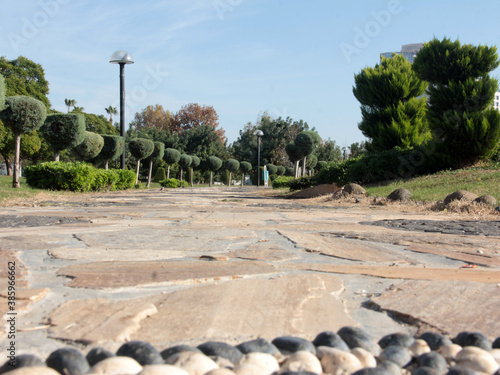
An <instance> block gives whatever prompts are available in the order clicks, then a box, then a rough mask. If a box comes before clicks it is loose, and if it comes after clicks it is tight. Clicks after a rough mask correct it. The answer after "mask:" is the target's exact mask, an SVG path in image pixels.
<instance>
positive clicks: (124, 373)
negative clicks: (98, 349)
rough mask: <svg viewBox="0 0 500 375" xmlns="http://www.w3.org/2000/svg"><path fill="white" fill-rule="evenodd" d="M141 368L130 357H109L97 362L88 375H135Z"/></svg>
mask: <svg viewBox="0 0 500 375" xmlns="http://www.w3.org/2000/svg"><path fill="white" fill-rule="evenodd" d="M141 370H142V366H141V365H140V364H139V363H138V362H137V361H136V360H135V359H133V358H130V357H120V356H118V357H109V358H106V359H103V360H102V361H99V362H97V363H96V364H95V365H94V366H92V368H91V369H90V371H89V372H88V374H92V375H94V374H95V375H97V374H102V375H136V374H137V373H139V372H140V371H141Z"/></svg>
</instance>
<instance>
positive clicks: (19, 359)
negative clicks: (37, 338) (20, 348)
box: [0, 354, 45, 374]
mask: <svg viewBox="0 0 500 375" xmlns="http://www.w3.org/2000/svg"><path fill="white" fill-rule="evenodd" d="M9 362H10V361H7V362H5V363H4V365H3V366H2V367H0V374H3V373H4V372H8V371H12V370H15V369H16V368H20V367H34V366H41V367H45V362H43V361H42V360H41V359H40V358H39V357H37V356H36V355H32V354H20V355H18V356H16V366H15V367H12V366H10V365H9Z"/></svg>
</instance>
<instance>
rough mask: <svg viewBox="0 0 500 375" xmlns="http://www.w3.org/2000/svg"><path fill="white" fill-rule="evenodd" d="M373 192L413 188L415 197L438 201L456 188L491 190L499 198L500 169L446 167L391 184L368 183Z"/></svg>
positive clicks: (383, 193)
mask: <svg viewBox="0 0 500 375" xmlns="http://www.w3.org/2000/svg"><path fill="white" fill-rule="evenodd" d="M365 188H366V190H367V192H368V194H369V195H371V196H379V197H386V196H388V195H389V194H390V193H391V192H392V191H394V190H396V189H397V188H405V189H408V190H409V191H411V193H412V199H413V200H418V201H439V200H443V199H444V198H445V197H446V196H447V195H448V194H451V193H453V192H455V191H457V190H467V191H470V192H472V193H474V194H477V195H479V196H481V195H484V194H489V195H491V196H493V197H495V198H496V200H497V201H499V202H500V169H491V170H489V169H479V168H471V169H461V170H455V171H443V172H439V173H436V174H433V175H428V176H422V177H416V178H412V179H409V180H405V181H395V182H392V183H390V184H384V185H382V184H377V185H371V186H367V187H365Z"/></svg>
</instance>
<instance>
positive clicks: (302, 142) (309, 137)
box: [294, 130, 321, 176]
mask: <svg viewBox="0 0 500 375" xmlns="http://www.w3.org/2000/svg"><path fill="white" fill-rule="evenodd" d="M294 142H295V146H296V147H297V148H298V149H299V151H300V153H301V154H302V155H303V156H304V159H303V162H302V163H303V164H302V176H305V175H306V164H307V156H308V155H309V154H311V153H312V152H313V151H314V149H315V148H316V147H317V146H318V145H319V144H320V143H321V138H320V136H319V134H318V133H316V132H314V131H310V130H306V131H303V132H300V133H299V134H297V136H296V137H295V141H294Z"/></svg>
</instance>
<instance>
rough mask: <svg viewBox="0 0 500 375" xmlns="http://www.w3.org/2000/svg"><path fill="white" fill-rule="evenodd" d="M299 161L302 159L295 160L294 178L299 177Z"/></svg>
mask: <svg viewBox="0 0 500 375" xmlns="http://www.w3.org/2000/svg"><path fill="white" fill-rule="evenodd" d="M299 163H300V160H296V161H295V175H294V178H298V177H299Z"/></svg>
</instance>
